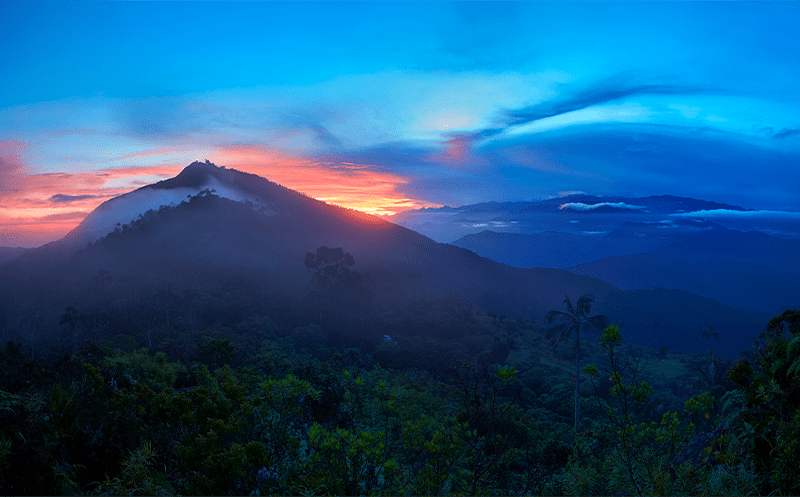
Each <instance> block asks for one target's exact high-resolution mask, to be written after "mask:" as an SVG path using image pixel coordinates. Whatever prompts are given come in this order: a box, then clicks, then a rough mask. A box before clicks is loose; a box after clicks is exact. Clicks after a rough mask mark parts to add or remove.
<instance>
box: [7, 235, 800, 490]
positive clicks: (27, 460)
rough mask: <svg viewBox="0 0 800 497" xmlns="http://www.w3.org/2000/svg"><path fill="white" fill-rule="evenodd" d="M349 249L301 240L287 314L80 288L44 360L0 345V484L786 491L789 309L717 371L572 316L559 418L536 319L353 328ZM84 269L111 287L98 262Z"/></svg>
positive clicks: (792, 441)
mask: <svg viewBox="0 0 800 497" xmlns="http://www.w3.org/2000/svg"><path fill="white" fill-rule="evenodd" d="M351 259H352V257H351V256H349V254H344V253H341V254H340V253H339V252H338V251H335V250H321V251H317V253H316V254H314V253H309V254H308V258H307V264H306V265H307V267H308V268H309V279H310V280H311V281H312V282H313V285H312V290H311V291H310V293H309V295H310V297H309V300H308V302H307V303H308V305H307V307H304V308H284V307H280V306H277V305H274V304H273V305H266V304H264V303H263V302H258V301H256V300H249V301H247V300H246V301H244V303H243V304H241V306H239V307H236V308H230V307H229V306H228V305H227V304H226V303H225V296H223V295H212V294H203V293H202V292H198V294H196V295H194V296H193V297H191V298H187V296H185V295H176V294H173V293H171V292H170V291H169V290H168V289H165V290H163V292H162V293H161V294H159V297H158V299H155V300H153V301H148V302H136V301H128V302H104V301H103V299H102V298H101V297H99V296H98V299H97V305H94V306H88V308H85V309H81V308H79V307H75V306H67V307H65V308H64V311H63V312H62V315H61V318H60V323H61V326H62V329H63V334H62V335H61V340H60V341H52V340H51V341H50V342H49V345H48V346H49V349H50V350H49V352H48V354H47V358H46V359H45V360H35V359H32V357H36V355H35V354H34V352H33V349H32V347H31V346H29V345H22V344H18V343H15V342H13V341H9V342H8V344H7V346H6V348H5V350H1V351H0V485H1V487H0V489H1V490H2V492H4V493H13V494H58V493H79V494H115V495H117V494H121V495H128V494H175V493H181V494H215V495H221V494H251V493H260V494H306V493H315V494H346V495H353V494H392V495H399V494H417V495H418V494H470V495H474V494H520V493H531V494H612V495H615V494H616V495H624V494H631V495H633V494H640V495H642V494H643V495H655V494H693V495H694V494H709V495H719V494H732V495H741V494H766V493H783V494H796V493H797V492H798V491H800V472H799V471H798V468H800V460H798V456H797V454H798V450H797V449H798V447H797V444H798V442H797V440H798V436H800V410H798V403H800V397H799V396H798V386H800V376H798V369H800V345H798V344H800V311H787V312H786V313H784V314H783V315H782V316H779V317H776V318H775V319H773V320H772V321H770V322H769V324H768V325H767V326H766V330H765V331H764V333H763V334H762V335H761V337H760V339H759V340H758V342H757V343H756V344H755V349H754V350H752V351H748V352H746V353H745V354H744V358H742V359H740V360H739V361H738V362H736V363H735V364H734V363H733V362H732V361H727V360H725V359H722V358H721V357H720V356H719V355H718V354H717V353H716V352H714V350H713V349H712V348H709V351H708V352H707V353H704V354H695V355H682V354H678V353H675V352H670V351H669V350H667V349H663V348H662V349H661V350H659V351H655V350H652V349H647V348H643V347H639V346H636V345H631V344H626V343H625V342H624V336H625V331H624V329H622V330H621V329H620V328H618V327H616V326H609V327H607V328H606V329H605V331H604V332H603V333H602V335H601V337H600V341H599V344H598V343H597V334H590V333H587V331H588V330H587V329H586V328H584V329H583V330H582V331H583V333H584V338H585V340H584V341H583V343H582V345H581V356H582V358H583V359H582V362H584V363H585V364H593V365H591V366H587V367H585V368H584V369H583V372H582V373H581V375H580V377H581V378H582V379H584V380H587V379H588V380H591V381H581V382H579V387H580V388H579V395H580V396H579V401H580V406H581V410H582V413H583V418H582V419H581V421H580V423H579V426H578V429H577V430H576V429H575V426H573V423H574V419H573V408H574V401H573V397H572V395H571V390H572V385H573V384H574V382H575V378H574V376H573V377H571V376H570V373H572V370H573V364H574V363H573V360H574V350H570V349H571V347H560V348H553V347H552V341H551V340H548V338H547V335H548V332H549V329H548V328H544V327H541V326H537V325H535V324H534V323H532V322H530V321H528V320H525V319H523V318H517V319H510V318H508V317H507V316H503V315H497V314H496V313H494V312H491V311H488V312H487V311H483V310H481V309H479V308H475V307H473V306H471V305H470V304H468V303H467V302H465V301H463V300H461V299H459V298H457V297H454V296H453V297H440V298H437V299H432V300H426V299H418V300H414V301H410V302H409V303H407V304H406V305H405V306H400V307H398V309H397V310H396V311H395V312H393V313H391V314H389V315H384V316H381V317H380V319H379V318H378V317H375V316H372V317H371V318H370V319H371V320H372V321H369V320H363V321H359V320H357V319H354V318H353V317H352V315H351V314H350V313H349V312H347V310H346V308H347V306H348V302H349V300H348V299H351V298H356V297H358V291H357V287H358V285H359V284H360V283H359V282H358V281H357V279H356V278H355V277H354V275H353V274H352V273H351V272H350V271H349V267H348V266H351V265H352V264H350V262H351ZM326 275H327V276H326ZM97 278H98V279H97V285H98V286H102V285H108V284H110V282H109V281H108V280H109V279H110V278H111V277H110V276H109V275H108V274H99V275H98V276H97ZM326 278H327V279H326ZM234 288H235V286H232V287H231V290H230V291H231V292H235V290H234ZM354 295H355V297H353V296H354ZM241 298H242V297H241V296H237V299H241ZM583 300H584V301H581V300H579V301H578V307H579V308H581V309H582V310H583V311H585V312H583V313H582V314H581V316H583V317H586V314H588V312H589V310H588V309H585V307H586V305H585V304H586V302H585V300H586V299H583ZM193 302H194V303H193ZM196 302H202V303H203V304H202V305H197V304H196ZM581 302H583V307H581V305H582V304H581ZM581 309H579V310H581ZM574 314H576V315H577V314H579V312H578V310H576V311H575V313H574ZM31 316H33V317H32V318H31V319H34V320H35V319H36V314H35V312H33V313H31ZM320 316H321V317H320ZM562 336H563V335H562ZM705 336H706V338H708V340H709V342H710V341H711V339H712V338H714V337H713V334H712V333H711V331H709V330H706V332H705ZM573 374H574V373H573Z"/></svg>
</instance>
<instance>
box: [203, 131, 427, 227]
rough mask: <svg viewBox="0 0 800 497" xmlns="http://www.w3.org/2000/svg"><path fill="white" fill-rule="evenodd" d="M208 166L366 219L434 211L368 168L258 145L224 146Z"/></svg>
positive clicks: (395, 181)
mask: <svg viewBox="0 0 800 497" xmlns="http://www.w3.org/2000/svg"><path fill="white" fill-rule="evenodd" d="M209 160H211V161H212V162H214V163H216V164H217V165H224V166H226V167H230V168H234V169H238V170H240V171H245V172H249V173H253V174H257V175H259V176H263V177H265V178H268V179H269V180H271V181H274V182H276V183H279V184H281V185H283V186H285V187H287V188H291V189H292V190H297V191H299V192H302V193H305V194H306V195H308V196H310V197H313V198H316V199H318V200H322V201H323V202H328V203H331V204H336V205H340V206H342V207H348V208H350V209H356V210H359V211H362V212H366V213H368V214H375V215H379V216H392V215H394V214H397V213H398V212H401V211H404V210H407V209H417V208H421V207H438V206H439V205H438V204H433V203H430V202H423V201H419V200H415V199H411V198H408V197H406V196H405V195H403V194H402V193H400V192H398V191H397V186H398V185H400V184H403V183H405V182H406V181H405V180H404V179H403V178H401V177H400V176H397V175H394V174H390V173H387V172H383V171H379V170H378V168H377V167H375V166H373V165H369V164H354V163H351V162H330V161H322V160H315V159H312V158H308V157H302V156H294V155H289V154H286V153H284V152H282V151H279V150H275V149H270V148H266V147H262V146H260V145H232V146H226V147H224V148H220V149H218V150H217V151H216V152H214V153H212V154H211V156H210V157H209Z"/></svg>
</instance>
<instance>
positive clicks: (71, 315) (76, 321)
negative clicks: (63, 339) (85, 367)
mask: <svg viewBox="0 0 800 497" xmlns="http://www.w3.org/2000/svg"><path fill="white" fill-rule="evenodd" d="M85 322H86V316H84V315H83V314H81V313H80V312H78V309H76V308H75V307H73V306H69V307H67V309H66V310H65V311H64V314H62V315H61V321H60V322H59V324H66V325H68V326H69V329H70V331H71V332H72V353H73V354H75V353H77V352H78V333H79V330H78V325H80V324H83V323H85Z"/></svg>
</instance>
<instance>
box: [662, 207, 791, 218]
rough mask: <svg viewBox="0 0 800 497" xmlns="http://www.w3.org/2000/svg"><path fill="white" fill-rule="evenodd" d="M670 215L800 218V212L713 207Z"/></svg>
mask: <svg viewBox="0 0 800 497" xmlns="http://www.w3.org/2000/svg"><path fill="white" fill-rule="evenodd" d="M670 216H674V217H681V218H712V219H713V218H732V219H789V220H800V212H795V211H770V210H749V211H735V210H729V209H712V210H702V211H693V212H678V213H675V214H670Z"/></svg>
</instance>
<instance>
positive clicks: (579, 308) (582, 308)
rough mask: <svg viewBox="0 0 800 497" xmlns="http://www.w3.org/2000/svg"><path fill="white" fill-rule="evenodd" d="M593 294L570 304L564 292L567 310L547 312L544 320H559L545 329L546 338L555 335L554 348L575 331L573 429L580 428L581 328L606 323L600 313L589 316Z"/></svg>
mask: <svg viewBox="0 0 800 497" xmlns="http://www.w3.org/2000/svg"><path fill="white" fill-rule="evenodd" d="M593 302H594V295H589V294H584V295H581V296H580V298H579V299H578V302H577V305H576V306H575V307H573V306H572V302H570V300H569V297H567V295H566V294H564V303H565V304H566V305H567V312H562V311H550V312H548V313H547V316H546V318H545V319H546V320H547V323H548V324H550V323H552V322H553V321H561V323H559V324H558V325H556V326H554V327H552V328H550V329H549V330H548V331H547V335H546V336H547V338H552V337H553V336H554V335H555V336H557V339H556V343H555V344H554V345H553V348H554V349H555V348H556V347H557V346H558V344H559V343H561V340H565V339H568V338H569V336H570V335H571V334H572V332H573V330H574V331H575V430H578V429H579V428H580V422H581V390H580V379H581V377H580V351H581V330H583V331H588V330H592V329H593V330H595V331H600V330H602V329H603V328H604V327H605V326H606V324H607V323H608V318H606V317H605V316H602V315H598V316H589V313H590V312H591V310H592V303H593Z"/></svg>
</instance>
